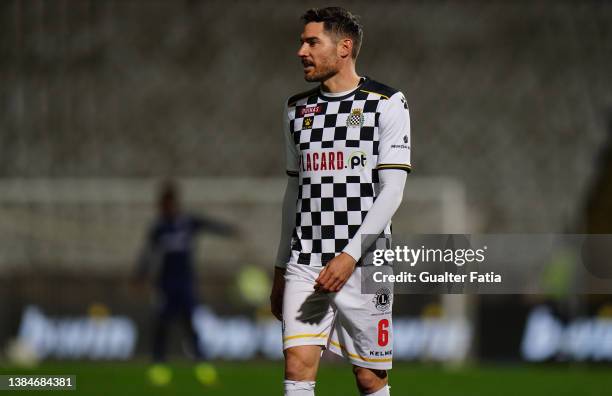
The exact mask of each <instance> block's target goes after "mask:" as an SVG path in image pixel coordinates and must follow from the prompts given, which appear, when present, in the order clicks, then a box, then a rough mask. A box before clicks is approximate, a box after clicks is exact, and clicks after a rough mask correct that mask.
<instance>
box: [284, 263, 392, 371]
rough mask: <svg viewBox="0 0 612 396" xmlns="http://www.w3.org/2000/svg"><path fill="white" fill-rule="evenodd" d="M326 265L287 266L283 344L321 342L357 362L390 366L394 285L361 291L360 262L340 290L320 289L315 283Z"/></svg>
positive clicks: (362, 364)
mask: <svg viewBox="0 0 612 396" xmlns="http://www.w3.org/2000/svg"><path fill="white" fill-rule="evenodd" d="M322 269H323V267H311V266H308V265H303V264H289V265H287V272H286V273H285V294H284V297H283V349H287V348H291V347H294V346H298V345H321V346H322V347H323V348H329V350H330V351H332V352H334V353H335V354H337V355H341V356H344V357H346V358H347V359H348V360H349V361H350V362H351V363H352V364H354V365H356V366H361V367H367V368H371V369H377V370H389V369H391V361H392V358H393V330H392V322H391V312H392V304H393V296H392V290H389V289H387V288H381V289H380V290H378V292H377V293H376V294H361V268H360V267H357V268H356V269H355V271H354V272H353V274H352V275H351V277H350V278H349V280H348V281H347V282H346V284H345V285H344V286H343V287H342V289H340V291H339V292H337V293H323V292H317V291H315V290H314V288H313V287H314V284H315V279H317V277H318V276H319V272H321V270H322Z"/></svg>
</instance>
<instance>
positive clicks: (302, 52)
mask: <svg viewBox="0 0 612 396" xmlns="http://www.w3.org/2000/svg"><path fill="white" fill-rule="evenodd" d="M306 48H308V47H307V45H306V43H304V44H302V45H301V46H300V48H299V49H298V52H297V56H299V57H300V58H302V57H304V56H307V55H308V52H307V51H306Z"/></svg>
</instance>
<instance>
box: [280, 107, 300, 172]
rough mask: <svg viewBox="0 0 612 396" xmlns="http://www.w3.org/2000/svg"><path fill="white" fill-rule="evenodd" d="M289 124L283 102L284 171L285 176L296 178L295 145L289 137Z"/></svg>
mask: <svg viewBox="0 0 612 396" xmlns="http://www.w3.org/2000/svg"><path fill="white" fill-rule="evenodd" d="M289 123H290V120H289V108H288V106H287V102H285V106H283V141H284V144H285V159H286V165H285V169H286V171H287V175H289V176H292V177H297V176H298V175H299V171H298V153H297V148H296V147H295V143H294V142H293V136H292V135H291V131H290V129H289Z"/></svg>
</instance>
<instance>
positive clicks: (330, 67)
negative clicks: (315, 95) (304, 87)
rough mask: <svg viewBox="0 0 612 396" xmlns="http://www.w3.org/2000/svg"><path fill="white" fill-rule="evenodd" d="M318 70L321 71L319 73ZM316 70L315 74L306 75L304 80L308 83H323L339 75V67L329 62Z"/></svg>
mask: <svg viewBox="0 0 612 396" xmlns="http://www.w3.org/2000/svg"><path fill="white" fill-rule="evenodd" d="M316 69H319V70H318V71H317V70H316ZM316 69H315V73H314V74H311V75H305V76H304V80H306V81H308V82H323V81H326V80H328V79H330V78H332V77H333V76H335V75H336V74H337V73H338V67H337V65H335V64H332V63H331V62H329V61H325V62H323V63H321V65H320V66H319V67H317V68H316Z"/></svg>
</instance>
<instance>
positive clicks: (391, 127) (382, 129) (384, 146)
mask: <svg viewBox="0 0 612 396" xmlns="http://www.w3.org/2000/svg"><path fill="white" fill-rule="evenodd" d="M381 104H382V105H383V107H382V109H381V111H380V118H379V134H380V144H379V150H378V162H377V164H376V169H402V170H405V171H406V172H410V170H411V166H410V114H409V112H408V104H407V103H406V99H405V98H404V94H402V93H401V92H397V93H395V94H394V95H393V96H391V97H390V98H389V99H388V100H386V101H383V102H381Z"/></svg>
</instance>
